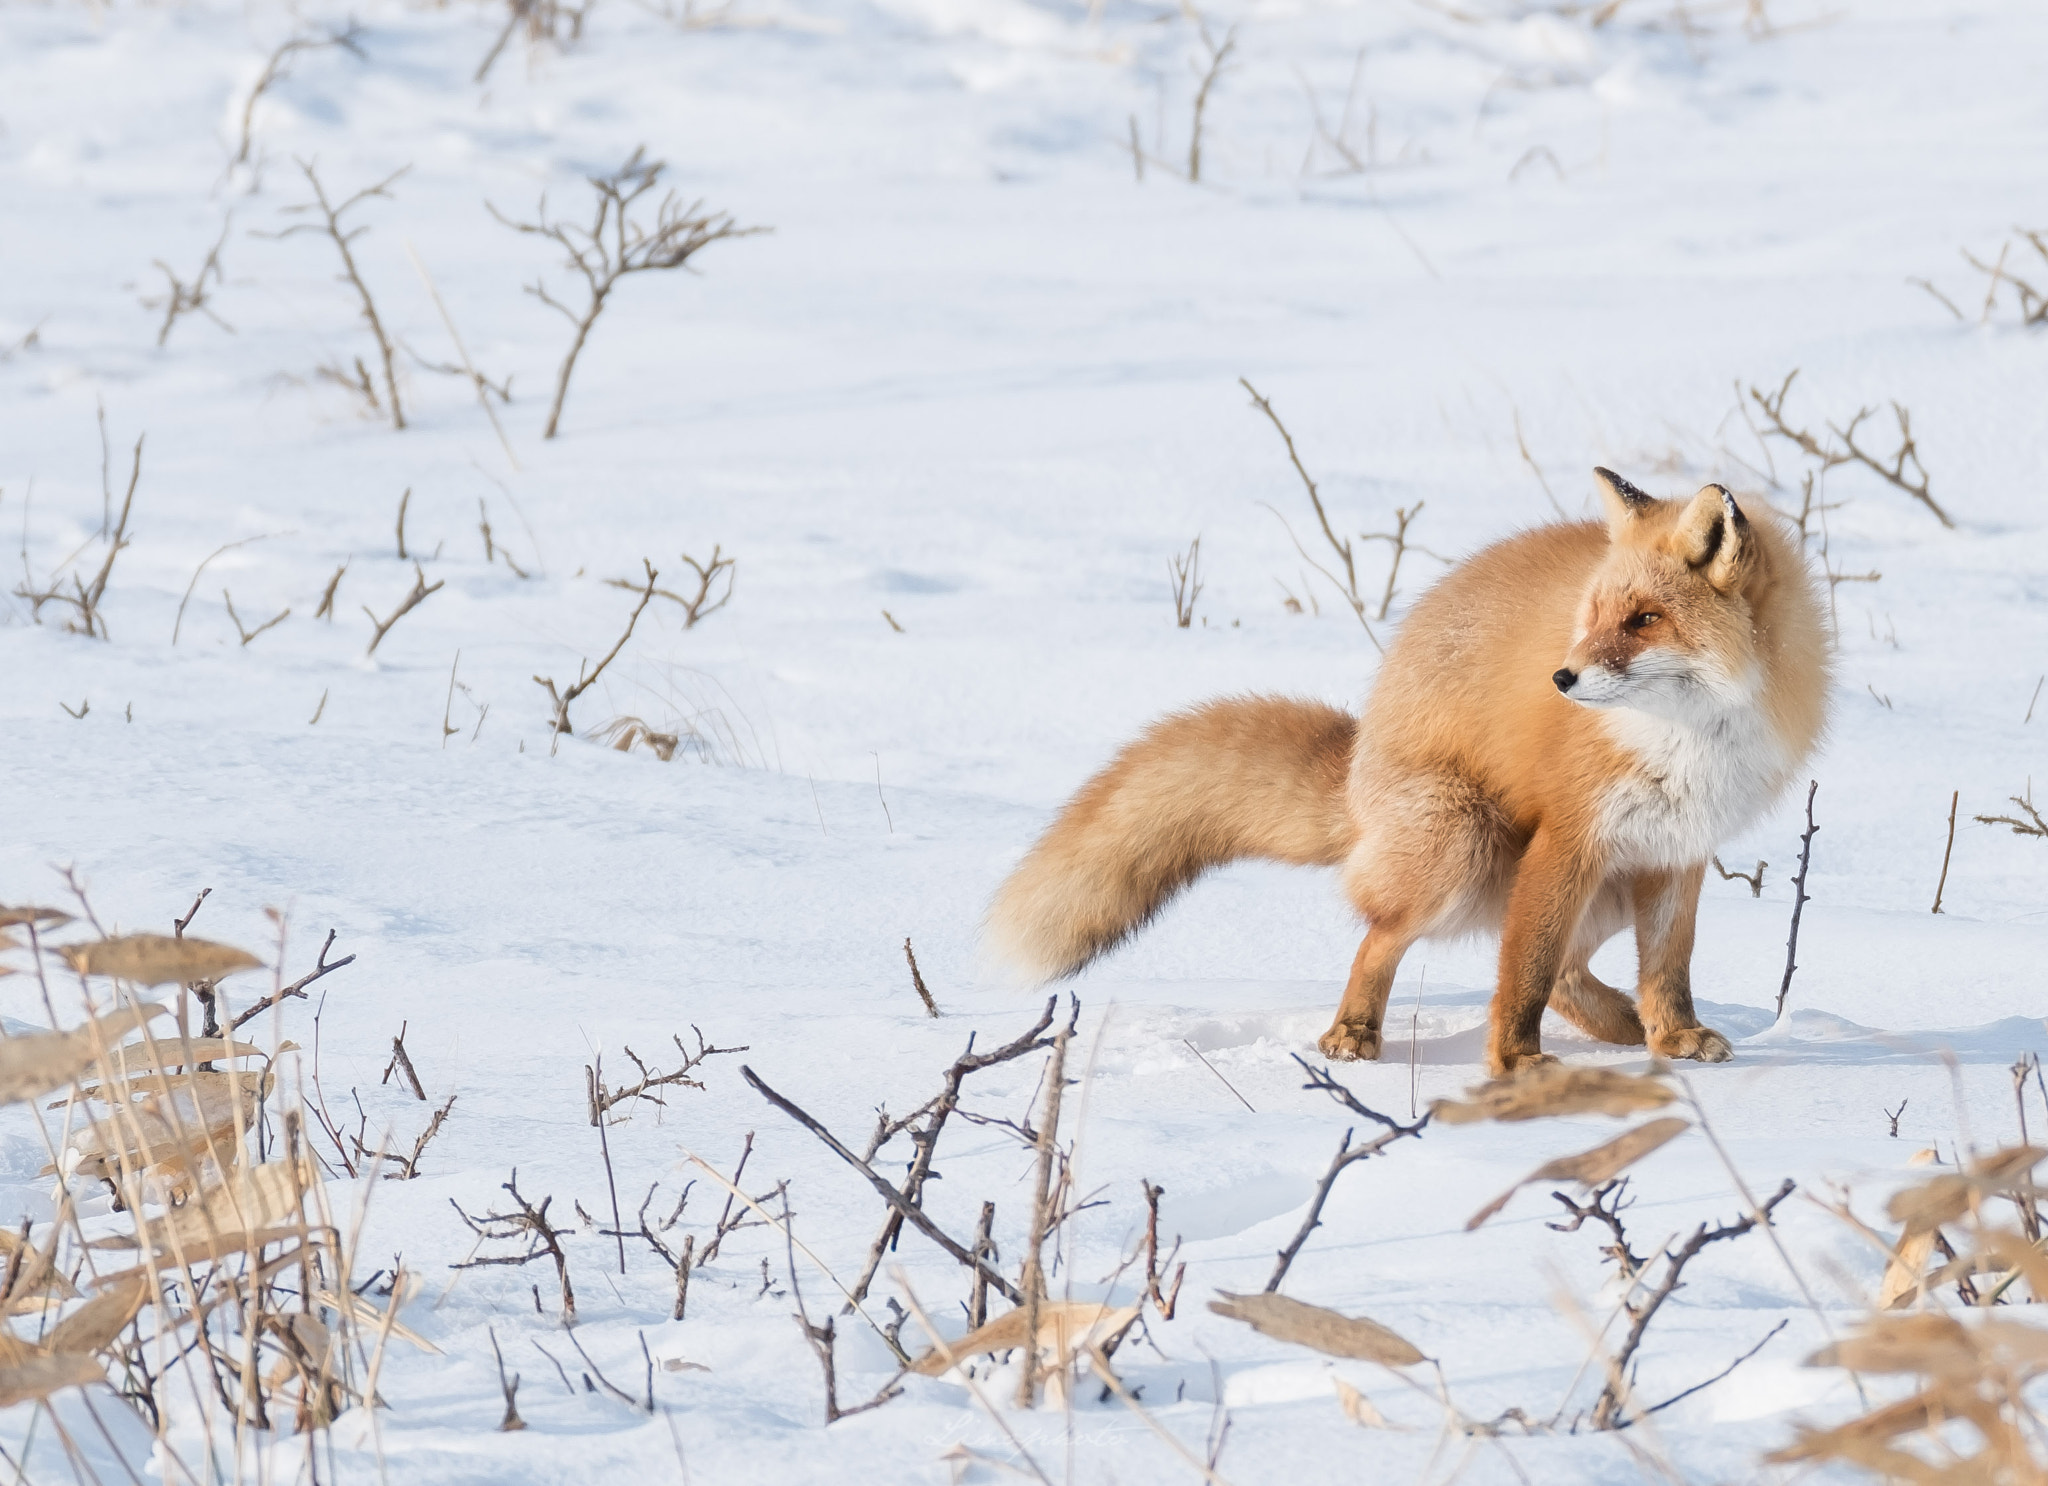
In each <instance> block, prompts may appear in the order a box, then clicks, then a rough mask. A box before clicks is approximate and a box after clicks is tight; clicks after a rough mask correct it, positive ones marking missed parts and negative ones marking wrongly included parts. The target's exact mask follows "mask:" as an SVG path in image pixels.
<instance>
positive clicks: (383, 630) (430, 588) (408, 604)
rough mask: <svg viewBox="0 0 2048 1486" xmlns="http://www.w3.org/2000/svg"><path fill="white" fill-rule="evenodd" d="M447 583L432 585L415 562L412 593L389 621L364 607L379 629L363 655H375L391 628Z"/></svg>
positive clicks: (437, 581)
mask: <svg viewBox="0 0 2048 1486" xmlns="http://www.w3.org/2000/svg"><path fill="white" fill-rule="evenodd" d="M343 566H344V567H346V566H347V564H346V563H344V564H343ZM334 581H335V582H336V583H339V582H340V581H341V574H340V573H336V574H335V575H334ZM447 581H448V580H447V579H446V578H436V579H435V580H434V581H433V582H432V583H429V582H427V575H426V571H425V570H424V569H423V568H421V567H420V565H419V564H418V563H417V562H415V563H414V564H413V565H412V591H411V592H410V593H408V594H407V595H406V596H405V597H404V598H402V599H400V600H399V602H398V607H397V608H396V609H393V610H392V611H391V617H390V618H389V619H379V618H378V617H377V616H376V614H375V613H374V612H373V611H372V610H371V608H370V606H369V605H368V604H365V605H363V612H364V613H365V614H368V615H369V616H370V623H371V624H373V625H375V626H376V627H377V632H376V633H375V634H374V635H372V636H370V648H369V649H368V650H365V651H364V652H363V654H364V655H375V654H376V653H377V647H378V646H379V645H382V644H383V643H384V637H385V636H386V635H387V634H389V633H390V632H391V626H392V625H394V624H396V623H398V621H399V620H401V619H403V618H405V616H406V615H408V614H410V613H412V611H413V610H414V609H416V608H418V607H419V605H420V602H421V601H422V600H423V599H425V598H427V597H428V596H429V595H431V594H436V593H439V592H440V591H441V589H442V586H443V585H445V584H446V583H447Z"/></svg>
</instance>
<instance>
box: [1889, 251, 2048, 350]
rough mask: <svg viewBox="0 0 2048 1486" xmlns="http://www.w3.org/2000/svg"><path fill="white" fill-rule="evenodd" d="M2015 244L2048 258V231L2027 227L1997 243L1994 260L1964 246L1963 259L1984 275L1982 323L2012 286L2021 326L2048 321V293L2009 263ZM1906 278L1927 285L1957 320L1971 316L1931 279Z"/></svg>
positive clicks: (1978, 317)
mask: <svg viewBox="0 0 2048 1486" xmlns="http://www.w3.org/2000/svg"><path fill="white" fill-rule="evenodd" d="M2015 245H2017V246H2018V247H2019V248H2020V250H2021V252H2022V253H2024V252H2025V251H2026V249H2028V248H2032V249H2033V250H2034V252H2035V253H2036V254H2038V255H2039V256H2040V257H2041V259H2042V260H2043V261H2044V262H2048V234H2044V233H2042V232H2038V231H2029V230H2028V229H2027V228H2024V227H2015V228H2013V230H2012V236H2011V237H2010V238H2008V239H2007V240H2006V241H2005V242H2002V243H2000V244H1999V245H1998V258H1997V260H1996V261H1995V262H1992V263H1986V262H1984V261H1983V260H1982V259H1981V258H1979V257H1978V256H1977V255H1976V254H1975V253H1972V252H1971V251H1970V250H1969V249H1968V248H1964V249H1962V250H1961V251H1962V255H1963V261H1964V262H1965V263H1967V264H1969V265H1970V267H1972V268H1974V269H1975V270H1976V271H1977V272H1978V273H1981V274H1983V275H1984V276H1985V280H1986V282H1985V285H1984V307H1983V309H1982V310H1980V311H1979V312H1978V315H1977V323H1978V324H1980V325H1984V324H1989V323H1990V320H1991V312H1992V311H1993V310H1994V309H1996V308H1997V306H1998V296H1999V291H2000V290H2002V289H2010V290H2012V294H2013V300H2014V305H2013V308H2014V310H2015V312H2016V313H2017V314H2018V316H2019V323H2020V324H2021V325H2022V326H2034V325H2048V293H2044V292H2043V291H2042V290H2041V289H2038V288H2036V287H2035V286H2034V284H2033V283H2031V282H2030V281H2028V280H2027V279H2024V278H2021V277H2020V276H2019V274H2018V273H2016V272H2015V271H2013V270H2012V269H2010V268H2008V267H2007V266H2006V264H2007V261H2008V260H2009V259H2010V258H2011V256H2012V250H2013V248H2014V246H2015ZM2034 272H2037V273H2038V272H2039V270H2034ZM1906 282H1907V283H1909V284H1916V285H1918V286H1919V287H1920V288H1922V289H1925V290H1926V291H1927V292H1928V293H1929V294H1931V295H1933V296H1934V297H1935V298H1936V299H1938V300H1940V301H1941V303H1942V305H1943V306H1944V307H1945V308H1946V309H1947V310H1948V311H1949V313H1950V314H1952V315H1954V316H1955V317H1956V318H1957V319H1958V320H1964V319H1968V318H1969V317H1968V316H1966V315H1965V314H1964V313H1963V312H1962V311H1961V310H1960V309H1958V308H1957V307H1956V303H1955V301H1954V300H1952V299H1950V298H1949V297H1948V296H1947V295H1946V294H1944V293H1942V292H1941V291H1940V290H1939V289H1937V288H1935V287H1934V285H1933V284H1932V283H1930V282H1929V281H1928V280H1926V279H1908V280H1906Z"/></svg>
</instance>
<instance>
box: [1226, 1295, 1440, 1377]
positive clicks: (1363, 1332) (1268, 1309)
mask: <svg viewBox="0 0 2048 1486" xmlns="http://www.w3.org/2000/svg"><path fill="white" fill-rule="evenodd" d="M1216 1293H1217V1298H1216V1299H1215V1300H1212V1301H1210V1302H1209V1309H1210V1310H1212V1311H1214V1312H1215V1313H1216V1314H1217V1315H1219V1316H1228V1317H1230V1319H1231V1320H1233V1321H1242V1322H1244V1323H1245V1325H1247V1326H1249V1327H1251V1329H1252V1330H1254V1331H1256V1332H1259V1333H1260V1334H1261V1335H1264V1336H1270V1337H1272V1338H1273V1339H1274V1340H1275V1341H1283V1342H1293V1343H1295V1344H1296V1345H1297V1346H1303V1347H1313V1348H1315V1350H1316V1351H1318V1352H1321V1353H1324V1354H1325V1355H1326V1356H1330V1357H1357V1358H1360V1359H1362V1360H1364V1361H1366V1362H1377V1363H1380V1364H1381V1365H1382V1366H1385V1367H1412V1366H1414V1365H1415V1364H1416V1363H1418V1362H1427V1361H1428V1360H1429V1359H1428V1358H1426V1357H1424V1356H1423V1355H1422V1353H1420V1352H1418V1351H1417V1350H1416V1349H1415V1348H1414V1346H1413V1345H1412V1344H1411V1343H1409V1342H1408V1341H1407V1339H1406V1338H1404V1337H1402V1336H1401V1335H1399V1334H1398V1333H1396V1332H1393V1331H1389V1330H1388V1329H1387V1328H1386V1327H1384V1326H1382V1325H1380V1323H1379V1322H1377V1321H1371V1320H1367V1319H1366V1318H1365V1317H1364V1316H1346V1315H1342V1314H1340V1313H1338V1312H1336V1311H1333V1310H1326V1309H1324V1308H1323V1307H1322V1306H1319V1305H1310V1304H1308V1303H1307V1302H1306V1301H1301V1300H1295V1299H1292V1298H1291V1297H1289V1296H1286V1295H1233V1294H1231V1293H1230V1292H1229V1291H1228V1290H1219V1291H1217V1292H1216Z"/></svg>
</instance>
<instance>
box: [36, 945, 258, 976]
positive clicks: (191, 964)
mask: <svg viewBox="0 0 2048 1486" xmlns="http://www.w3.org/2000/svg"><path fill="white" fill-rule="evenodd" d="M59 953H60V954H62V955H63V956H64V959H65V961H66V963H68V964H69V965H70V966H71V968H72V969H73V970H76V971H77V972H78V973H79V974H80V975H111V976H113V977H114V978H115V979H116V980H132V981H134V982H135V983H136V984H137V985H149V986H155V985H186V984H189V983H190V982H192V981H195V980H218V979H220V978H221V977H222V976H223V975H232V974H234V973H235V972H236V971H237V970H255V969H258V968H260V967H261V966H262V964H263V962H262V961H261V960H259V959H257V958H256V957H255V956H254V955H252V954H250V953H249V952H248V951H247V950H242V949H236V948H235V947H234V946H233V945H231V944H216V943H214V942H213V941H212V940H211V939H173V938H172V937H171V936H170V935H168V934H123V935H121V936H120V937H119V938H118V939H101V940H99V941H97V942H95V943H92V944H76V945H70V946H68V947H66V948H64V949H62V950H60V951H59Z"/></svg>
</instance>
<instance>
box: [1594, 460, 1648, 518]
mask: <svg viewBox="0 0 2048 1486" xmlns="http://www.w3.org/2000/svg"><path fill="white" fill-rule="evenodd" d="M1593 477H1594V478H1595V479H1597V480H1599V481H1600V482H1601V483H1602V484H1603V485H1605V486H1606V487H1607V488H1608V489H1609V490H1610V491H1612V492H1613V493H1614V494H1615V495H1616V496H1617V497H1619V498H1620V500H1621V501H1622V503H1623V504H1624V505H1626V506H1627V507H1628V508H1629V509H1630V510H1632V511H1642V510H1646V509H1647V508H1649V507H1650V506H1653V505H1655V504H1656V498H1655V497H1654V496H1652V495H1651V494H1650V493H1649V492H1648V491H1646V490H1639V489H1637V488H1636V487H1635V486H1634V485H1631V484H1630V483H1629V482H1628V481H1627V480H1625V479H1623V478H1622V477H1621V476H1620V475H1617V474H1616V473H1615V472H1614V471H1613V470H1611V469H1609V468H1607V466H1605V465H1603V464H1596V465H1594V466H1593Z"/></svg>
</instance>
